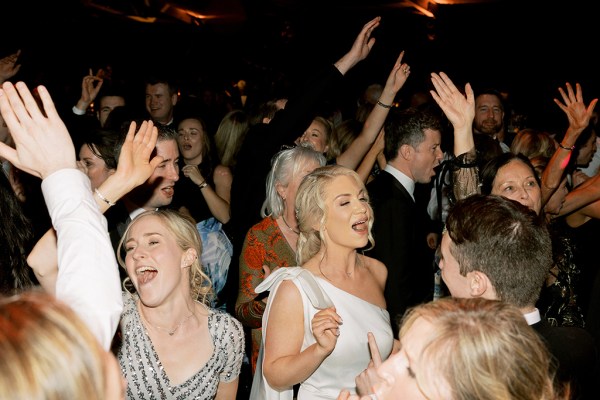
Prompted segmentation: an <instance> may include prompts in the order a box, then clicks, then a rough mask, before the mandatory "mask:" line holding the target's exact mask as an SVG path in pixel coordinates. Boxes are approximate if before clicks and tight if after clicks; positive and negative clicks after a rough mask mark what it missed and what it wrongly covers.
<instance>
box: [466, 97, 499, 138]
mask: <svg viewBox="0 0 600 400" xmlns="http://www.w3.org/2000/svg"><path fill="white" fill-rule="evenodd" d="M503 119H504V108H503V107H502V102H501V101H500V99H499V98H498V96H495V95H493V94H482V95H480V96H478V97H477V98H476V99H475V119H474V120H473V128H474V129H475V131H476V132H477V133H484V134H486V135H488V136H494V135H496V134H497V133H498V132H500V131H501V130H502V126H503Z"/></svg>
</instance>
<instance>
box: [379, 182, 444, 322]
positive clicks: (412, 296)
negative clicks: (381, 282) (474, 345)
mask: <svg viewBox="0 0 600 400" xmlns="http://www.w3.org/2000/svg"><path fill="white" fill-rule="evenodd" d="M367 191H368V193H369V197H370V202H371V206H372V207H373V213H374V217H375V222H374V224H373V237H374V239H375V247H374V249H373V250H370V251H369V252H368V255H370V256H372V257H374V258H376V259H378V260H379V261H381V262H383V263H384V264H385V266H386V267H387V270H388V277H387V281H386V285H385V299H386V303H387V309H388V311H389V313H390V318H391V321H392V329H393V330H394V332H395V333H397V331H398V330H397V329H398V326H397V325H398V324H397V322H398V318H399V317H402V315H404V312H405V311H406V309H407V308H409V307H412V306H414V305H417V304H421V303H423V302H426V301H429V300H432V299H433V282H434V281H433V278H434V277H433V272H434V270H433V251H432V250H431V249H429V247H428V246H427V233H429V231H430V230H431V229H430V228H431V224H432V222H431V219H430V218H429V216H428V215H427V209H426V206H425V205H423V204H418V203H415V202H414V201H413V199H412V197H411V196H410V194H409V193H408V191H407V190H406V189H405V188H404V186H402V184H401V183H400V182H398V180H397V179H396V178H394V176H393V175H392V174H390V173H389V172H387V171H381V172H380V173H379V174H378V175H377V177H376V178H375V179H374V180H373V181H371V182H370V183H369V184H368V185H367Z"/></svg>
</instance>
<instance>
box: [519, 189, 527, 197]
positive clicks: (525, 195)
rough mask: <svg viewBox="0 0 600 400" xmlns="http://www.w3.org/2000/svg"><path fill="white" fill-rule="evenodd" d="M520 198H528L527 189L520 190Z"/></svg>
mask: <svg viewBox="0 0 600 400" xmlns="http://www.w3.org/2000/svg"><path fill="white" fill-rule="evenodd" d="M520 197H521V198H522V199H528V198H529V189H528V188H523V189H521V193H520Z"/></svg>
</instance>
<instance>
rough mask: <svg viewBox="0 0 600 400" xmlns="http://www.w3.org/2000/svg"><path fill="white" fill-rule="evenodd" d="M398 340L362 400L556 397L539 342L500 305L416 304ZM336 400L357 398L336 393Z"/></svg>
mask: <svg viewBox="0 0 600 400" xmlns="http://www.w3.org/2000/svg"><path fill="white" fill-rule="evenodd" d="M400 343H401V350H400V351H399V352H398V353H396V354H393V355H391V356H390V357H389V358H388V359H387V360H386V361H384V362H383V363H381V364H380V365H379V366H378V367H377V375H379V377H380V378H381V380H380V381H379V383H377V384H375V385H374V386H375V387H374V394H371V395H370V396H366V397H362V399H373V398H376V399H378V400H395V399H411V400H419V399H430V400H459V399H480V400H485V399H489V400H497V399H505V400H509V399H512V400H517V399H518V400H550V399H557V398H561V397H560V396H559V395H558V394H556V393H555V391H554V388H553V377H554V372H555V369H554V366H553V364H552V361H551V356H550V354H549V353H548V350H547V349H546V347H545V345H544V342H542V339H541V338H540V336H539V335H538V334H537V332H536V331H535V330H534V329H533V328H531V327H530V326H529V325H527V321H526V320H525V318H523V314H522V313H521V311H519V309H518V308H517V307H515V306H512V305H510V304H508V303H503V302H500V301H496V300H488V299H484V298H472V299H458V298H451V297H446V298H442V299H440V300H436V301H433V302H429V303H426V304H423V305H419V306H417V307H415V308H413V309H411V310H409V311H408V313H407V315H406V316H405V317H404V320H403V322H402V327H401V328H400ZM371 349H372V350H375V351H376V350H377V348H376V347H371ZM567 392H568V390H567ZM565 398H566V397H565ZM338 399H339V400H358V396H350V395H349V393H348V392H342V393H341V394H340V396H339V397H338Z"/></svg>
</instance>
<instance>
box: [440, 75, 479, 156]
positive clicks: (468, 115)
mask: <svg viewBox="0 0 600 400" xmlns="http://www.w3.org/2000/svg"><path fill="white" fill-rule="evenodd" d="M431 82H432V83H433V86H434V87H435V90H430V91H429V92H430V93H431V97H433V99H434V100H435V102H436V103H437V104H438V105H439V106H440V108H441V109H442V111H443V112H444V114H445V115H446V117H447V118H448V121H450V123H451V124H452V126H453V127H454V154H455V155H456V156H459V155H461V154H464V153H467V152H469V151H471V150H473V149H474V148H475V141H474V139H473V119H474V118H475V94H474V93H473V89H472V88H471V85H470V84H469V83H467V84H466V85H465V94H462V93H461V92H460V91H459V90H458V88H457V87H456V86H455V85H454V83H453V82H452V80H451V79H450V78H449V77H448V75H446V74H445V73H443V72H440V73H439V75H438V74H436V73H435V72H433V73H432V74H431Z"/></svg>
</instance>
